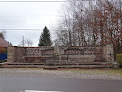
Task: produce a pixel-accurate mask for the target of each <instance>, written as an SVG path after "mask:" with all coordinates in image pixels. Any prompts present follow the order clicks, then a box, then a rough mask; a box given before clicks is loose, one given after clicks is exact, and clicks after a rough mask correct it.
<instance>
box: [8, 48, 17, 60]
mask: <svg viewBox="0 0 122 92" xmlns="http://www.w3.org/2000/svg"><path fill="white" fill-rule="evenodd" d="M15 49H16V47H14V46H9V47H7V62H14V61H15V52H16V50H15Z"/></svg>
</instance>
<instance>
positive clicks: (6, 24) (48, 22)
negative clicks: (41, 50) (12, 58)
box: [0, 0, 63, 46]
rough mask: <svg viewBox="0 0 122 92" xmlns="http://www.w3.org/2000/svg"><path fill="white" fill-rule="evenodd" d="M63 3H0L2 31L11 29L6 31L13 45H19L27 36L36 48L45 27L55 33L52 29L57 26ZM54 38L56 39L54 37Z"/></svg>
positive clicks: (0, 27)
mask: <svg viewBox="0 0 122 92" xmlns="http://www.w3.org/2000/svg"><path fill="white" fill-rule="evenodd" d="M0 1H5V0H0ZM6 1H17V0H6ZM19 1H31V0H19ZM33 1H34V0H33ZM36 1H46V0H36ZM47 1H63V0H47ZM62 3H63V2H0V29H11V30H5V31H7V37H6V40H7V41H9V42H11V43H12V44H13V45H18V44H19V43H20V41H21V39H22V36H25V38H27V39H31V40H32V41H33V43H34V46H37V45H38V42H39V36H40V34H41V32H42V30H43V28H44V26H47V27H48V29H49V30H50V31H51V33H52V34H54V31H53V30H52V29H53V28H54V26H56V24H57V20H58V18H59V10H60V6H61V4H62ZM12 29H34V30H12ZM0 31H1V30H0ZM52 38H53V39H54V35H52Z"/></svg>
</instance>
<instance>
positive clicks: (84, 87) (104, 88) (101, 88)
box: [0, 76, 122, 92]
mask: <svg viewBox="0 0 122 92" xmlns="http://www.w3.org/2000/svg"><path fill="white" fill-rule="evenodd" d="M31 90H37V91H38V92H41V91H42V92H43V91H44V92H46V91H51V92H53V91H57V92H58V91H59V92H60V91H61V92H122V80H98V79H97V80H96V79H75V78H35V77H12V76H0V92H36V91H31Z"/></svg>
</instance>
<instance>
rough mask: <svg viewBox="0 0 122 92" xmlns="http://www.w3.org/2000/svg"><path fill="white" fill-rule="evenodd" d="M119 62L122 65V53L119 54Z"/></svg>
mask: <svg viewBox="0 0 122 92" xmlns="http://www.w3.org/2000/svg"><path fill="white" fill-rule="evenodd" d="M117 62H118V63H119V64H120V66H122V54H117Z"/></svg>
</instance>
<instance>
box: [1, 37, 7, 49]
mask: <svg viewBox="0 0 122 92" xmlns="http://www.w3.org/2000/svg"><path fill="white" fill-rule="evenodd" d="M0 46H1V47H8V46H9V43H8V42H7V41H6V40H4V39H2V38H1V37H0Z"/></svg>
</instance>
